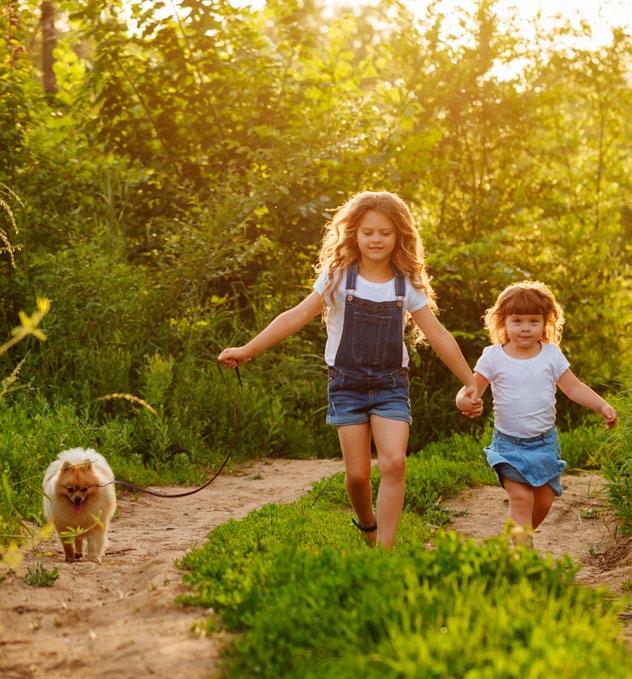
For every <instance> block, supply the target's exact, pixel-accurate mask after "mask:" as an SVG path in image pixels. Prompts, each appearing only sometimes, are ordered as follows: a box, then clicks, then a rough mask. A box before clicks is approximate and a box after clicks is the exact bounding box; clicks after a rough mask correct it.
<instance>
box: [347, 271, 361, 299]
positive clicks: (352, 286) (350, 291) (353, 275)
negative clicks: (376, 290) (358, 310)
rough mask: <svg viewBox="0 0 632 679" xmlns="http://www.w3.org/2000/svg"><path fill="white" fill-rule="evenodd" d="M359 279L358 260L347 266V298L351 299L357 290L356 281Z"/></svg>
mask: <svg viewBox="0 0 632 679" xmlns="http://www.w3.org/2000/svg"><path fill="white" fill-rule="evenodd" d="M357 280H358V265H357V263H356V262H354V263H353V264H351V265H349V266H348V267H347V277H346V283H345V285H346V288H347V299H348V300H349V301H351V300H352V299H353V295H354V293H355V291H356V282H357Z"/></svg>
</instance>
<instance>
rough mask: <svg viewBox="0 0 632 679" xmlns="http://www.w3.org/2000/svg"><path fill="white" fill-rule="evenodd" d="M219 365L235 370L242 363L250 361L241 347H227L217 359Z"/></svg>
mask: <svg viewBox="0 0 632 679" xmlns="http://www.w3.org/2000/svg"><path fill="white" fill-rule="evenodd" d="M217 360H218V362H219V363H223V364H224V365H226V366H228V367H229V368H236V367H237V366H238V365H241V364H242V363H246V361H249V360H250V356H249V355H248V352H247V351H246V350H245V349H244V348H243V347H229V348H228V349H224V351H222V353H221V354H220V355H219V356H218V357H217Z"/></svg>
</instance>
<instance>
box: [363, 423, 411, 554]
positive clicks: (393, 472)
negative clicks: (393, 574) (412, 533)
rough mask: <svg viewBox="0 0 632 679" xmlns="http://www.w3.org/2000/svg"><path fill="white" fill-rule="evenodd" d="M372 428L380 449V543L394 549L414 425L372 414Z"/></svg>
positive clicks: (378, 536) (376, 444) (378, 529)
mask: <svg viewBox="0 0 632 679" xmlns="http://www.w3.org/2000/svg"><path fill="white" fill-rule="evenodd" d="M371 429H372V430H373V439H374V440H375V447H376V448H377V463H378V466H379V468H380V487H379V490H378V493H377V542H378V544H380V545H383V546H384V547H388V548H391V547H392V546H393V545H394V544H395V533H396V532H397V528H398V527H399V521H400V519H401V516H402V509H403V507H404V492H405V487H406V478H405V477H406V448H407V446H408V434H409V431H410V425H409V424H408V422H403V421H401V420H389V419H387V418H385V417H379V416H377V415H371Z"/></svg>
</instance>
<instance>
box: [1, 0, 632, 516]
mask: <svg viewBox="0 0 632 679" xmlns="http://www.w3.org/2000/svg"><path fill="white" fill-rule="evenodd" d="M39 4H40V3H36V2H34V1H31V0H26V1H24V2H9V3H8V4H7V7H6V8H3V10H2V11H0V52H1V53H2V55H3V56H2V57H1V58H0V147H1V148H2V149H8V150H9V152H8V153H2V154H0V201H2V202H0V249H2V250H3V251H2V252H0V298H1V299H2V301H3V304H2V305H0V327H5V330H6V332H5V333H4V334H5V335H6V334H7V333H8V330H9V328H10V327H12V325H13V323H14V320H13V319H14V318H15V317H16V316H17V314H18V312H19V310H20V309H26V308H28V306H29V301H30V300H32V299H33V298H34V297H46V298H48V299H50V300H51V301H52V307H51V311H50V313H49V314H48V315H47V316H46V318H45V319H44V320H43V322H42V327H41V330H42V331H43V332H45V333H46V336H47V337H48V339H47V341H46V343H43V344H38V345H37V346H35V347H31V346H28V344H27V343H26V342H24V343H21V344H19V345H18V346H16V347H15V348H14V350H13V351H12V352H11V353H10V354H8V355H7V354H5V355H4V356H3V358H2V363H1V368H2V375H3V376H4V375H8V376H9V377H8V378H3V383H2V385H0V391H1V392H2V393H4V394H5V396H4V400H3V406H4V405H5V404H6V405H7V408H8V412H7V413H4V414H0V417H4V418H11V417H14V416H16V412H18V413H19V415H17V416H18V418H19V419H21V418H22V415H23V413H24V412H28V411H29V410H30V411H31V412H32V413H34V416H35V417H37V416H41V415H42V413H43V412H46V414H45V418H54V417H55V416H58V417H59V418H60V420H59V422H58V426H57V427H53V426H52V424H51V425H50V426H51V428H53V429H54V431H55V434H56V435H55V436H54V440H55V441H57V442H59V440H61V439H64V438H65V437H64V436H63V429H62V427H63V426H65V425H68V426H69V427H70V429H69V431H71V432H72V431H75V430H76V427H77V422H80V423H81V427H80V428H81V429H82V434H81V435H80V436H78V442H81V443H84V444H87V443H88V442H93V441H96V443H100V441H99V440H98V439H99V437H102V438H103V445H105V446H106V447H110V446H111V450H110V449H109V448H108V453H111V454H114V455H115V456H119V462H118V463H117V464H119V467H118V469H119V471H120V472H123V471H126V472H127V471H129V472H130V473H131V472H132V471H133V472H134V473H135V474H137V475H138V477H140V479H145V478H148V477H152V475H155V474H156V473H157V472H156V470H161V473H162V474H163V476H164V475H165V474H166V475H167V476H168V475H170V474H173V475H174V476H177V477H181V476H182V477H184V476H186V477H187V478H198V477H199V474H200V473H201V470H202V469H203V468H208V466H213V465H214V464H216V463H217V461H218V460H221V459H223V457H224V455H225V453H226V451H227V449H228V448H230V449H231V450H233V453H234V457H235V459H248V458H252V457H255V456H260V455H270V454H271V455H288V456H297V457H301V456H304V457H305V456H327V455H331V454H333V453H334V451H335V450H336V448H337V446H336V440H335V433H334V432H332V431H331V430H330V429H328V428H327V427H325V425H324V399H325V375H324V370H323V363H322V358H321V357H322V350H323V343H324V331H323V326H322V324H318V323H312V324H311V325H310V326H308V327H306V328H305V329H304V330H303V331H302V332H301V334H300V336H297V337H293V338H291V339H290V340H288V341H287V342H286V343H284V345H283V346H282V347H280V348H278V349H275V350H272V351H270V352H267V353H266V354H265V355H263V356H261V357H259V358H258V359H257V361H253V362H252V363H251V364H250V365H249V367H248V369H247V370H244V371H243V373H244V381H245V390H244V394H243V396H241V397H238V398H241V403H240V414H239V422H238V424H237V415H236V414H235V410H234V407H233V405H232V402H231V397H230V396H227V388H226V386H225V385H224V384H223V382H222V381H221V378H220V377H219V373H218V371H217V368H216V367H215V357H216V355H217V353H218V352H219V351H220V350H221V348H222V347H224V346H228V345H235V344H240V343H243V342H244V341H246V340H247V339H248V338H249V337H251V336H252V334H253V333H254V332H255V330H257V329H260V328H261V327H263V326H264V325H265V324H266V323H267V322H269V321H270V320H271V319H272V318H273V317H274V316H275V315H276V314H278V313H279V312H280V311H281V310H283V309H285V308H287V307H288V306H291V305H293V304H295V303H297V302H298V301H299V300H300V299H301V298H302V297H304V296H305V294H306V293H307V292H309V290H310V289H311V281H312V279H313V268H312V267H313V264H314V262H315V260H316V255H317V249H318V243H319V240H320V237H321V230H322V225H323V222H324V221H325V220H326V219H328V218H329V217H330V216H331V210H332V209H334V208H335V207H336V206H337V205H339V204H340V203H341V202H342V201H343V200H344V199H346V198H347V197H348V196H349V195H350V194H351V193H353V192H355V191H357V190H360V189H364V188H374V189H378V188H385V189H389V190H394V191H397V192H398V193H399V194H400V195H401V196H402V197H403V198H404V199H405V200H406V201H408V202H409V203H410V205H411V206H412V209H413V211H414V213H415V215H416V217H417V222H418V224H419V226H420V228H421V231H422V235H423V238H424V241H425V245H426V251H427V258H428V262H429V265H430V269H431V271H432V273H433V275H434V285H435V287H436V289H437V292H438V294H439V304H440V307H441V312H442V313H441V319H442V320H443V322H444V323H445V325H446V327H448V329H450V330H451V331H453V332H454V334H455V336H456V337H457V339H458V340H459V343H460V345H461V346H462V348H463V350H464V352H465V354H466V357H467V359H468V361H469V362H470V364H472V365H473V363H474V361H475V360H476V358H477V357H478V355H479V354H480V351H481V349H482V347H483V346H484V345H485V343H486V341H487V340H486V338H485V336H484V333H483V331H482V327H481V322H480V318H481V315H482V314H483V312H484V310H485V308H486V307H487V306H488V305H490V304H491V303H492V302H493V300H494V298H495V297H496V295H497V294H498V292H499V291H500V290H501V289H502V288H503V287H504V286H505V285H506V284H507V283H510V282H514V281H515V280H517V279H520V278H524V277H532V278H541V279H544V280H545V281H547V282H548V283H549V284H550V285H551V286H552V288H553V289H554V291H555V292H556V293H557V295H558V297H559V299H560V301H561V303H562V304H563V305H564V307H565V310H566V313H567V317H568V324H567V329H566V334H565V338H564V343H563V349H564V351H565V352H566V354H567V356H568V357H569V359H570V360H571V363H572V366H573V369H574V370H575V371H576V372H577V374H578V375H579V376H580V377H581V378H582V379H583V380H584V381H586V382H587V383H590V384H591V385H593V386H595V387H596V388H597V389H598V390H600V391H605V390H608V389H610V390H612V391H617V390H619V389H620V388H621V386H624V388H625V387H626V386H627V385H626V380H628V377H626V376H629V374H630V371H629V366H630V362H631V360H632V359H631V355H630V353H629V352H630V349H629V342H626V340H627V337H628V336H629V324H630V306H629V293H630V287H629V280H630V276H629V273H630V244H629V243H630V233H631V225H632V218H631V214H632V213H631V212H630V207H629V205H628V203H627V198H626V196H627V195H629V194H630V176H632V173H630V158H632V154H630V152H629V150H630V147H629V139H630V138H632V135H630V134H629V133H628V132H629V124H630V123H629V115H627V111H628V110H629V107H630V97H631V89H630V83H629V78H628V71H629V60H630V53H631V48H630V38H629V36H628V35H626V34H625V33H624V32H623V31H622V30H619V29H616V28H613V31H612V35H611V39H610V41H609V42H608V43H607V44H604V45H603V46H600V47H586V46H585V43H584V42H582V38H583V37H584V36H585V35H586V34H587V33H590V28H589V27H586V26H584V27H581V28H579V29H578V28H573V27H571V26H567V25H564V24H563V23H558V24H557V25H556V26H554V27H552V28H550V29H547V32H546V34H545V33H543V32H542V30H541V29H539V28H538V27H537V26H534V27H533V28H534V30H535V39H534V40H527V39H526V38H524V37H523V36H522V35H521V33H520V31H519V30H518V27H517V26H516V24H515V23H513V22H512V21H511V20H505V19H503V17H502V14H501V13H500V12H499V10H498V5H497V3H495V2H493V1H492V0H479V2H477V3H474V6H473V7H471V8H469V9H463V8H461V9H458V10H456V13H457V14H458V15H459V18H460V20H461V25H462V29H463V35H462V36H460V37H459V36H454V35H450V31H449V30H448V29H447V28H446V26H447V22H446V17H445V16H444V15H443V14H442V12H441V9H440V4H439V3H431V6H430V7H429V9H428V12H427V14H426V15H425V16H424V17H423V18H421V19H415V18H414V17H413V16H411V14H410V12H409V11H408V10H407V8H406V5H405V4H404V3H402V2H398V1H392V0H381V1H380V2H376V3H370V4H367V5H363V6H361V7H356V8H354V9H350V8H344V7H342V6H341V7H339V8H336V9H335V10H332V11H329V10H328V11H325V10H324V8H323V5H322V3H320V2H309V3H298V2H279V1H277V0H269V2H267V3H266V5H265V7H263V8H262V9H257V10H253V9H246V8H235V7H233V6H232V5H231V3H228V2H224V1H219V0H217V1H215V0H212V1H209V0H180V1H179V2H174V3H168V4H167V5H166V6H165V7H162V9H163V10H169V11H160V12H158V11H157V10H159V9H161V7H160V6H159V3H146V2H141V1H140V0H133V1H132V2H126V3H122V2H119V1H117V2H111V1H110V0H88V1H86V2H77V1H76V0H60V2H58V3H55V4H56V7H57V10H58V13H59V15H60V16H59V17H58V18H59V20H58V22H57V26H58V29H59V35H58V43H57V49H56V51H55V59H56V66H55V69H56V76H57V82H58V86H59V92H58V93H57V95H56V96H55V97H48V98H47V97H45V96H44V94H43V92H42V87H41V84H40V75H41V72H40V48H39V47H38V45H37V41H38V40H39V37H40V35H41V33H40V28H39V23H40V16H39V9H40V7H39ZM17 196H19V200H18V199H17ZM18 205H19V210H18V209H16V207H17V206H18ZM18 237H19V240H20V242H17V240H16V239H17V238H18ZM18 247H21V249H20V250H19V256H18V257H14V253H15V252H17V251H18ZM14 264H15V268H14V266H13V265H14ZM604 348H605V351H604ZM29 352H30V353H29ZM5 379H8V380H9V382H10V383H7V382H6V381H4V380H5ZM628 381H629V380H628ZM229 384H230V383H229ZM458 386H459V385H458V384H457V381H456V379H455V378H454V377H452V376H451V375H450V374H449V373H448V371H447V370H446V369H445V368H444V366H443V365H442V364H441V363H440V362H439V361H438V359H437V358H436V356H434V354H433V353H432V351H431V350H429V349H426V348H421V349H419V350H418V351H416V350H411V400H412V409H413V427H412V430H411V443H410V450H411V451H417V450H420V449H422V448H425V447H426V446H427V444H428V443H429V442H432V441H440V440H442V439H444V438H446V436H448V437H449V436H450V435H452V434H459V433H461V434H469V433H475V434H476V436H477V437H478V438H480V436H482V435H484V434H483V430H484V427H485V421H480V422H471V421H469V420H467V419H465V418H462V417H460V416H459V415H458V413H457V412H456V409H455V408H454V406H453V396H454V392H455V391H456V390H457V388H458ZM16 390H18V394H19V397H20V400H19V404H18V405H17V406H16V408H17V411H13V410H12V409H13V407H14V406H13V404H12V403H9V402H8V401H7V396H10V395H12V393H13V392H16ZM112 394H128V395H129V396H130V397H133V398H135V399H140V400H141V401H144V402H145V403H147V404H149V406H151V407H152V408H154V409H155V410H156V412H157V413H158V416H154V415H152V414H151V412H150V411H148V410H147V409H146V408H143V409H141V410H138V409H137V408H136V407H135V406H134V405H133V404H132V402H131V401H130V400H129V399H128V400H126V399H108V400H99V399H103V397H105V396H108V395H112ZM29 400H30V404H29ZM137 403H138V401H137ZM583 414H584V411H583V410H582V409H581V408H580V407H579V406H576V405H573V404H570V403H569V402H568V401H567V400H566V399H563V398H560V403H559V422H560V424H562V426H563V428H564V429H574V428H576V426H577V425H578V424H582V418H583ZM19 431H22V430H21V429H20V430H19ZM591 431H593V430H592V429H590V430H589V429H587V430H586V434H585V437H584V440H583V442H581V443H580V444H579V447H577V448H575V447H572V446H565V447H566V448H567V450H568V453H567V455H568V459H569V464H570V466H571V467H573V468H575V467H580V466H584V465H585V464H587V463H589V464H592V463H593V462H592V456H593V455H594V451H595V450H596V448H597V447H598V446H599V441H598V440H597V438H593V434H592V433H590V432H591ZM104 432H107V433H104ZM0 436H2V434H0ZM8 436H9V434H4V437H5V438H6V437H8ZM28 449H29V450H31V449H30V448H28ZM22 450H23V451H24V450H25V449H22ZM47 450H48V448H47ZM48 452H49V454H50V455H52V453H53V450H52V449H50V450H48ZM14 455H17V453H13V452H12V449H9V448H2V449H0V456H1V457H0V463H2V464H3V465H4V466H7V467H9V466H10V467H11V470H12V471H11V474H12V475H13V476H11V481H10V483H11V484H13V483H18V484H20V483H21V478H22V472H21V471H20V473H19V474H20V475H19V476H16V474H17V472H16V471H15V469H17V468H18V467H19V465H18V464H17V463H16V458H15V457H14ZM7 460H8V462H7ZM39 461H40V464H42V463H43V460H42V459H40V460H39ZM452 464H453V463H451V462H445V463H444V462H441V461H440V460H438V459H437V460H434V459H433V460H428V462H427V465H428V469H429V471H430V469H431V468H432V470H433V473H434V474H435V475H436V478H435V481H433V483H436V487H437V493H438V495H441V494H442V492H443V491H441V490H439V489H441V488H442V487H443V486H442V483H441V479H442V478H447V477H449V476H450V475H451V474H452V473H458V471H457V470H453V467H452V466H451V465H452ZM167 470H171V471H167ZM31 471H33V469H31V467H30V463H27V464H26V465H25V467H24V474H25V475H28V474H29V473H31ZM140 479H139V478H136V479H135V480H140ZM434 501H435V500H434V499H433V498H432V497H431V496H430V495H427V494H424V495H423V497H420V499H419V502H420V505H421V504H424V503H429V504H424V507H425V508H424V511H429V507H431V506H432V503H433V502H434ZM20 502H21V500H20ZM32 506H33V505H32V502H31V501H25V507H27V508H28V509H27V513H28V512H32V511H34V510H33V509H32ZM436 521H437V522H438V523H440V521H441V517H440V516H437V517H436Z"/></svg>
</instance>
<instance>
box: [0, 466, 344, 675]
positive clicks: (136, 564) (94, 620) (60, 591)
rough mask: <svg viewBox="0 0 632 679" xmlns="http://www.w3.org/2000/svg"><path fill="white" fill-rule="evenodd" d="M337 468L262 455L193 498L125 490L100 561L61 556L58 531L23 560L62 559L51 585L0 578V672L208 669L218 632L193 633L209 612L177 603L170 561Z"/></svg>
mask: <svg viewBox="0 0 632 679" xmlns="http://www.w3.org/2000/svg"><path fill="white" fill-rule="evenodd" d="M340 469H342V462H341V461H338V460H268V461H263V462H258V463H256V464H254V465H252V466H251V467H249V468H247V469H245V470H243V471H242V472H241V474H239V475H231V476H228V475H222V476H220V477H219V478H218V479H217V480H216V481H215V483H214V484H213V485H212V486H211V487H210V488H209V489H207V490H204V491H202V492H200V493H199V494H196V495H193V496H191V497H186V498H180V499H178V500H161V499H159V498H152V497H150V496H147V495H144V496H132V495H129V494H126V493H125V494H121V495H120V496H119V509H118V512H117V515H116V516H115V518H114V520H113V522H112V526H111V529H110V546H109V548H108V551H107V552H106V555H105V557H104V559H103V563H102V564H101V565H95V564H94V563H90V562H78V563H74V564H68V563H65V562H64V561H63V552H62V549H61V545H60V543H59V542H58V540H56V539H55V540H51V541H49V542H45V543H42V544H40V545H39V546H38V547H37V549H36V551H35V553H31V554H27V556H26V559H25V564H24V568H27V567H28V566H29V565H31V564H33V563H35V562H36V561H38V560H40V561H43V562H44V565H45V566H46V568H48V569H51V568H53V567H55V568H58V570H59V574H60V575H59V579H58V580H57V581H56V582H55V585H54V586H53V587H51V588H39V587H38V588H35V587H29V586H27V585H26V584H25V583H24V580H23V579H22V578H19V577H11V578H9V579H8V580H7V581H5V582H3V583H2V584H1V585H0V597H1V599H0V676H2V677H3V678H4V679H13V678H18V677H20V678H21V677H47V679H55V678H58V677H59V678H62V677H63V678H67V677H72V676H82V677H90V678H91V679H96V678H97V677H117V678H118V679H125V678H127V677H147V676H154V677H169V678H171V677H176V676H179V677H186V679H197V678H198V677H208V676H209V675H210V674H211V672H212V670H213V668H214V665H215V662H216V659H217V656H218V653H219V651H220V649H221V645H222V637H221V634H220V635H214V636H213V637H212V638H211V637H209V638H205V637H203V636H199V635H198V636H196V635H194V634H192V633H191V630H192V628H194V626H195V624H196V623H197V622H198V621H200V620H202V619H203V618H204V617H205V616H204V614H205V611H204V610H203V609H196V608H190V607H186V608H182V607H179V606H175V605H174V604H173V601H174V598H175V597H176V596H177V595H178V594H180V593H181V592H182V591H184V588H183V587H182V585H181V584H180V579H181V576H182V572H181V571H179V570H178V569H177V568H176V567H175V566H174V561H175V560H176V559H178V558H180V557H181V556H182V555H183V554H185V553H186V552H187V551H188V550H189V549H190V548H191V547H192V546H193V545H194V544H202V543H203V542H204V540H205V538H206V535H207V533H208V532H209V531H210V530H211V529H212V528H214V527H215V526H217V525H219V524H221V523H224V522H225V521H228V520H229V519H233V518H240V517H242V516H245V515H246V514H248V513H249V512H250V511H252V510H253V509H256V508H258V507H261V506H262V505H264V504H267V503H269V502H291V501H292V500H295V499H296V498H298V497H299V496H301V495H302V494H304V493H305V492H306V491H307V490H308V489H309V488H310V487H311V485H312V483H313V482H314V481H316V480H318V479H320V478H323V477H325V476H329V475H331V474H333V473H334V472H336V471H339V470H340ZM165 490H168V489H165Z"/></svg>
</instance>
